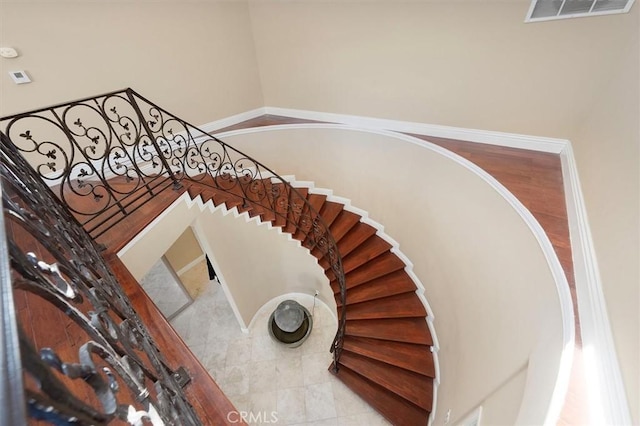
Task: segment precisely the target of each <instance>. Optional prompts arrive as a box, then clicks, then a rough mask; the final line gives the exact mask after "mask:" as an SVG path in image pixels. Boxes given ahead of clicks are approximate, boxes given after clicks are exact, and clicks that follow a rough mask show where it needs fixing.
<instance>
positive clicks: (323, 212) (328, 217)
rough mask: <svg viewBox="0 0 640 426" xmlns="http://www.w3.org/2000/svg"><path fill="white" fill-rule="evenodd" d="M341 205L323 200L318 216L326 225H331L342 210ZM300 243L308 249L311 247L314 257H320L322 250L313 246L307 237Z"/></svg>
mask: <svg viewBox="0 0 640 426" xmlns="http://www.w3.org/2000/svg"><path fill="white" fill-rule="evenodd" d="M343 207H344V206H343V205H342V204H339V203H334V202H332V201H325V203H324V204H323V205H322V208H321V209H320V216H321V217H322V220H323V221H324V223H325V225H326V226H331V224H332V223H333V221H334V220H335V219H336V217H338V215H339V214H340V212H341V211H342V209H343ZM302 245H303V246H304V247H306V248H308V249H311V254H312V255H313V256H315V257H316V258H322V252H321V251H320V250H319V249H317V248H315V247H313V244H312V242H311V239H310V238H309V237H307V238H305V240H304V241H303V242H302Z"/></svg>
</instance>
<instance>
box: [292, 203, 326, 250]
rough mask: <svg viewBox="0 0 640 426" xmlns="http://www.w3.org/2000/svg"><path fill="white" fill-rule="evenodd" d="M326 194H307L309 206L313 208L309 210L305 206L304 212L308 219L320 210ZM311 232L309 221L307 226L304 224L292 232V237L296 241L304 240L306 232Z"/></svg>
mask: <svg viewBox="0 0 640 426" xmlns="http://www.w3.org/2000/svg"><path fill="white" fill-rule="evenodd" d="M326 199H327V196H326V195H321V194H309V195H308V196H307V201H308V202H309V205H310V206H311V208H312V209H313V210H312V211H311V212H309V209H308V208H307V209H306V210H305V214H307V215H308V216H309V218H310V219H313V218H315V217H316V216H315V215H316V214H318V215H319V212H320V210H321V209H322V205H323V204H324V202H325V201H326ZM309 232H311V223H310V224H309V226H308V227H306V226H301V228H300V229H298V230H297V231H296V232H295V233H294V234H293V238H294V239H296V240H298V241H304V240H305V239H306V237H307V234H308V233H309Z"/></svg>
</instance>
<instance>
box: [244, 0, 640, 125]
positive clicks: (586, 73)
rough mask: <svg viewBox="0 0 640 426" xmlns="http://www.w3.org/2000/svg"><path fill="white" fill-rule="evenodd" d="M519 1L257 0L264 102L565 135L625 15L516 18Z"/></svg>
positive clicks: (521, 12)
mask: <svg viewBox="0 0 640 426" xmlns="http://www.w3.org/2000/svg"><path fill="white" fill-rule="evenodd" d="M528 6H529V3H528V2H526V1H512V2H505V1H453V2H445V1H430V2H395V1H384V2H256V3H250V11H251V17H252V22H253V29H254V35H255V42H256V52H257V55H258V64H259V66H260V76H261V81H262V88H263V93H264V99H265V104H266V105H269V106H277V107H287V108H300V109H308V110H315V111H325V112H334V113H346V114H355V115H363V116H371V117H380V118H389V119H400V120H406V121H416V122H421V123H430V124H440V125H450V126H459V127H465V128H476V129H483V130H498V131H505V132H515V133H524V134H533V135H541V136H556V137H559V136H563V137H566V136H569V134H570V132H569V130H570V129H572V128H573V125H574V124H575V123H574V122H575V119H576V113H578V112H580V111H581V110H582V109H583V108H584V107H585V105H589V104H590V103H591V100H592V99H591V98H592V93H591V91H592V87H594V85H595V86H598V85H600V83H601V81H603V79H605V78H607V76H608V75H609V73H610V72H611V71H612V70H613V69H615V68H616V65H617V64H618V63H619V61H620V59H621V56H622V55H623V52H621V51H620V49H618V48H617V46H619V45H620V44H621V43H623V40H624V39H625V37H627V36H628V34H629V33H630V30H631V28H633V27H632V22H630V19H629V17H627V16H615V17H601V18H588V19H570V20H564V21H561V22H560V21H555V22H547V23H536V24H524V23H523V21H524V16H525V14H526V11H527V8H528Z"/></svg>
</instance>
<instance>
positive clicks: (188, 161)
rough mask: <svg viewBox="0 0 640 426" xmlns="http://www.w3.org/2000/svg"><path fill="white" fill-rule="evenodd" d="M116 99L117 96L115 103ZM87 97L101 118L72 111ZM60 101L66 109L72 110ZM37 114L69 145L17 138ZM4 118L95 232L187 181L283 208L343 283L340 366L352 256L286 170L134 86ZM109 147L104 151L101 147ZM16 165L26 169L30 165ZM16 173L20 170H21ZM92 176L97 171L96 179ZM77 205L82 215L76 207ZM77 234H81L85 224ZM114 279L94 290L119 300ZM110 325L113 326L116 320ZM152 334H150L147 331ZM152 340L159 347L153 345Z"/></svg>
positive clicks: (247, 205) (266, 208)
mask: <svg viewBox="0 0 640 426" xmlns="http://www.w3.org/2000/svg"><path fill="white" fill-rule="evenodd" d="M108 102H111V104H109V105H107V104H108ZM114 104H118V105H119V107H117V108H116V106H115V105H114ZM112 105H113V106H112ZM77 107H82V108H84V109H83V111H85V110H86V112H87V114H90V115H91V114H92V115H91V117H93V118H91V120H94V121H92V122H89V121H87V124H86V125H85V124H84V121H83V119H84V118H82V119H81V117H80V116H82V114H80V113H78V114H76V115H77V116H78V117H77V118H76V116H73V117H72V118H70V119H69V120H66V119H65V117H66V116H67V114H71V112H70V110H71V109H73V108H77ZM120 108H122V109H120ZM57 111H61V112H62V118H60V115H59V113H58V112H57ZM30 119H35V120H40V121H44V122H46V123H49V122H50V123H52V124H54V125H55V126H54V130H55V132H58V133H60V132H62V134H63V135H64V137H63V139H66V143H70V148H69V151H65V148H64V146H63V145H64V144H55V143H53V142H51V143H49V142H42V143H39V144H38V143H36V142H33V144H35V148H34V146H33V145H31V146H26V147H20V145H18V144H16V145H14V142H15V141H13V138H14V137H15V138H19V137H20V136H21V135H26V136H28V137H29V138H31V140H33V138H34V134H35V132H36V130H42V129H39V128H38V126H40V125H39V124H38V125H36V126H35V127H34V128H33V129H32V128H31V127H30V126H31V124H30V123H31V122H30V121H29V120H30ZM87 120H89V119H87ZM0 122H1V123H6V125H5V128H4V132H6V133H7V136H8V138H4V139H3V141H4V142H3V143H6V146H7V152H11V155H16V156H18V155H19V152H18V151H21V152H22V153H24V155H25V156H27V157H28V159H29V162H31V163H32V164H33V163H35V164H34V168H36V170H40V169H42V170H43V171H42V172H40V173H38V174H35V175H34V176H32V177H30V178H29V177H28V179H33V180H37V181H38V182H39V183H38V184H37V185H41V186H42V187H44V185H43V184H42V181H41V179H49V181H48V182H49V183H50V185H56V184H58V181H59V182H60V187H59V191H58V192H59V196H60V199H61V200H62V202H63V203H64V205H65V208H61V209H60V211H58V212H57V213H56V214H57V215H58V216H60V215H66V216H64V217H65V218H66V219H65V221H64V222H65V223H67V222H70V221H71V222H74V221H75V220H76V219H75V217H77V218H78V219H79V220H81V223H82V225H83V226H85V229H86V230H87V231H88V232H89V234H90V235H91V237H93V238H98V237H100V236H101V235H103V234H104V233H105V232H107V231H109V230H110V229H112V228H113V227H114V226H116V225H117V224H118V223H119V222H120V221H122V220H123V219H125V218H126V216H127V215H129V214H131V213H133V212H135V211H136V210H137V209H139V208H140V207H141V206H143V205H145V204H146V203H147V202H149V201H151V200H152V198H153V196H154V195H155V194H158V193H160V192H162V191H164V190H166V189H168V188H171V187H173V188H174V189H180V188H181V187H182V185H183V184H188V185H192V184H197V185H202V186H203V187H207V188H211V189H213V190H215V191H217V192H220V193H224V194H226V195H227V196H228V197H231V198H232V199H236V200H239V205H240V207H239V208H240V209H245V210H248V209H256V210H257V211H258V212H270V213H271V214H272V215H274V216H275V217H277V218H278V219H277V222H278V223H280V224H282V226H284V227H287V229H289V230H292V229H293V230H294V231H292V232H294V233H295V234H296V235H297V238H299V239H301V240H302V242H303V244H304V246H305V247H307V248H308V249H309V250H310V251H313V252H314V253H316V255H317V257H321V258H324V259H325V260H326V261H327V262H328V265H329V267H330V270H331V271H332V272H333V274H334V275H335V280H336V281H337V284H338V287H339V290H340V291H339V295H340V302H341V305H342V306H343V307H344V308H343V309H342V310H341V316H340V318H339V322H338V330H337V332H336V336H335V338H334V341H333V343H332V344H331V348H330V350H331V351H332V352H333V354H334V368H336V369H337V368H338V365H339V358H340V354H341V348H342V342H343V338H344V331H345V327H346V306H347V303H346V282H345V280H346V279H345V275H344V270H343V267H342V259H341V257H340V253H339V251H338V248H337V245H336V242H335V240H334V238H333V236H332V234H331V231H330V229H329V227H328V226H327V224H326V223H325V222H324V220H323V218H322V217H321V215H320V214H319V213H318V212H317V211H316V210H315V209H314V208H313V206H312V205H311V204H310V203H309V201H308V200H307V198H306V196H303V195H301V194H300V193H299V192H298V191H297V190H296V189H295V188H294V187H292V186H291V185H290V184H289V182H287V180H286V179H284V178H282V177H280V176H278V175H277V174H276V173H274V172H273V171H272V170H271V169H269V168H268V167H266V166H265V165H264V164H262V163H260V162H259V161H257V160H255V159H253V158H251V157H250V156H248V155H246V154H244V153H242V152H240V151H238V150H236V149H234V148H233V147H231V146H229V145H227V144H226V143H224V142H223V141H221V140H219V139H218V138H216V137H214V136H211V135H209V134H207V133H206V132H204V131H203V130H201V129H198V128H197V127H196V126H193V125H191V124H190V123H188V122H187V121H185V120H182V119H180V118H178V117H176V116H175V115H173V114H171V113H169V112H168V111H166V110H165V109H163V108H161V107H159V106H157V105H155V104H154V103H152V102H151V101H149V100H148V99H146V98H144V97H142V96H141V95H140V94H138V93H136V92H135V91H133V90H132V89H126V90H123V91H118V92H111V93H107V94H104V95H100V96H96V97H91V98H86V99H81V100H78V101H74V102H70V103H66V104H60V105H56V106H54V107H50V108H43V109H40V110H37V111H33V112H30V113H24V114H18V115H15V116H11V117H5V118H2V119H0ZM38 123H39V122H38ZM72 126H76V127H77V128H78V129H80V130H79V135H80V136H81V137H82V138H84V140H85V143H86V144H89V148H85V151H86V149H90V153H91V156H88V155H84V154H83V155H84V158H85V160H83V161H85V163H86V166H83V167H86V168H87V170H89V169H90V171H91V172H89V171H86V172H85V174H84V175H83V173H82V169H80V170H74V167H76V164H78V161H79V160H76V159H74V158H75V157H74V155H75V154H74V152H76V151H77V152H80V153H83V147H82V145H81V144H79V143H78V141H77V140H76V138H75V137H74V136H73V135H74V133H73V132H74V131H76V132H78V130H73V129H72V128H71V127H72ZM100 129H104V130H100ZM129 142H130V143H129ZM47 144H48V145H47ZM100 144H104V145H100ZM3 149H4V148H3ZM34 151H35V152H34ZM54 151H55V152H54ZM87 152H88V151H87ZM100 152H102V153H104V154H103V155H102V156H99V155H97V154H98V153H100ZM85 154H86V152H85ZM94 154H96V155H94ZM110 156H112V157H113V158H111V157H110ZM36 157H37V158H36ZM23 161H24V160H23ZM85 163H83V164H85ZM129 163H130V164H129ZM25 164H26V162H25ZM96 164H101V167H97V166H96ZM50 167H54V168H58V169H56V170H57V171H56V174H55V180H52V179H50V177H49V175H46V174H45V173H44V170H48V168H50ZM13 174H14V175H16V176H20V172H14V173H13ZM16 176H13V177H14V178H16ZM118 176H120V177H124V179H125V180H126V183H130V182H131V181H133V180H135V181H136V182H135V184H132V185H131V186H124V187H122V188H120V187H118V188H117V189H116V186H115V185H116V184H115V183H112V182H116V179H114V178H117V177H118ZM90 178H93V179H94V180H93V181H91V180H90ZM74 179H75V180H74ZM18 180H20V179H18ZM74 184H75V185H76V186H81V185H84V186H85V188H91V189H92V191H93V188H94V186H93V185H97V186H96V187H99V188H104V190H105V191H109V192H108V193H109V197H110V199H109V202H108V203H107V204H106V205H100V206H97V207H95V208H94V209H92V208H91V204H90V203H79V204H78V205H81V206H82V209H79V208H76V205H75V204H74V203H75V202H77V201H78V200H77V199H79V198H82V197H83V196H86V195H90V194H91V192H89V193H88V194H83V193H81V192H80V191H75V189H74ZM26 185H27V186H28V187H30V188H31V187H34V185H36V184H34V182H32V181H29V182H28V184H26ZM37 185H36V186H37ZM65 185H66V187H67V188H71V190H72V194H70V195H69V196H68V194H66V192H65ZM141 186H144V187H145V188H146V192H145V193H144V194H141V193H140V192H139V191H138V188H139V187H141ZM80 189H82V188H80ZM94 195H95V194H94ZM113 206H117V207H118V208H119V209H120V210H121V212H122V214H121V216H117V215H116V214H115V213H114V212H113V211H112V210H110V209H111V208H112V207H113ZM62 210H64V211H62ZM70 211H71V212H73V215H74V216H75V217H74V216H72V215H71V214H70V213H69V212H70ZM261 214H262V213H261ZM54 216H55V215H54ZM50 219H51V222H52V223H53V224H52V225H50V226H53V227H59V226H60V224H59V223H54V222H55V220H53V217H50ZM65 232H69V231H65ZM74 235H76V236H77V233H75V234H74ZM80 238H81V239H83V241H84V244H93V241H92V240H91V238H89V237H88V236H82V237H80ZM85 239H86V240H85ZM87 265H88V266H87V267H88V268H89V269H91V268H95V269H96V270H97V272H98V273H99V274H100V273H103V272H104V268H103V267H102V266H100V265H91V264H90V263H87ZM54 278H55V277H54ZM111 287H112V284H111V281H110V279H105V280H104V286H103V288H102V287H100V288H101V289H100V290H98V287H94V288H93V289H91V292H93V293H96V294H95V295H92V296H91V297H90V300H95V299H96V297H107V296H108V297H112V298H113V297H115V299H114V300H116V299H118V298H119V297H120V296H119V295H118V294H117V289H111ZM103 292H104V294H103ZM109 292H111V293H109ZM114 292H115V293H114ZM111 308H112V309H116V308H119V307H116V306H112V307H111ZM122 309H123V310H124V311H126V312H124V313H123V315H125V316H126V315H128V313H129V312H128V309H127V308H126V306H125V307H123V308H122ZM116 310H117V309H116ZM95 312H96V315H98V318H102V320H101V321H102V322H106V323H108V320H106V319H105V318H104V317H100V315H104V314H100V313H99V312H102V311H100V310H99V309H96V310H95ZM128 321H129V323H130V324H131V325H132V326H133V327H134V328H136V329H137V328H138V327H141V324H139V321H138V320H137V319H136V318H135V315H134V318H133V319H130V320H128ZM107 327H108V328H109V327H110V328H111V329H113V327H112V325H107ZM123 335H124V332H122V333H120V335H119V336H118V338H120V339H122V336H123ZM143 341H144V342H146V341H147V340H144V339H143ZM142 346H144V344H143V345H142ZM150 347H151V348H152V349H153V345H151V346H150Z"/></svg>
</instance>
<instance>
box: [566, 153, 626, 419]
mask: <svg viewBox="0 0 640 426" xmlns="http://www.w3.org/2000/svg"><path fill="white" fill-rule="evenodd" d="M560 159H561V161H562V176H563V181H564V190H565V191H564V192H565V200H566V203H567V217H568V220H569V232H570V236H571V249H572V252H573V266H574V274H575V281H576V292H577V294H578V312H579V315H580V329H581V335H582V347H583V356H584V362H585V379H586V381H587V384H588V388H589V392H590V393H591V392H597V394H590V398H594V400H593V401H589V405H591V406H592V408H593V407H596V406H600V407H601V410H597V411H594V412H593V413H592V415H594V416H596V417H601V418H594V419H592V420H593V421H592V423H593V424H608V425H630V424H631V414H630V412H629V405H628V401H627V396H626V391H625V387H624V382H623V380H622V374H621V372H620V364H619V362H618V357H617V353H616V349H615V346H614V341H613V335H612V333H611V325H610V323H609V316H608V314H607V306H606V301H605V298H604V293H603V291H602V280H601V277H600V270H599V268H598V262H597V257H596V252H595V248H594V245H593V238H592V236H591V230H590V227H589V221H588V216H587V209H586V204H585V200H584V197H583V194H582V189H581V186H580V179H579V176H578V168H577V164H576V160H575V157H574V154H573V148H572V146H571V144H570V143H569V144H567V146H566V147H565V149H564V150H563V151H562V153H561V154H560ZM590 352H593V353H590Z"/></svg>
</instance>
